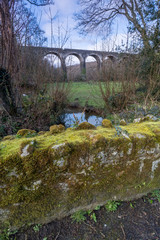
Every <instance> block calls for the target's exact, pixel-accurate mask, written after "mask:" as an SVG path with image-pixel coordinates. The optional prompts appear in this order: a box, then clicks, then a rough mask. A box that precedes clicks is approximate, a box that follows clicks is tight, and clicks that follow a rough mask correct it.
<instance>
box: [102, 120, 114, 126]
mask: <svg viewBox="0 0 160 240" xmlns="http://www.w3.org/2000/svg"><path fill="white" fill-rule="evenodd" d="M102 126H103V127H105V128H112V127H113V126H112V123H111V121H110V120H108V119H104V120H103V121H102Z"/></svg>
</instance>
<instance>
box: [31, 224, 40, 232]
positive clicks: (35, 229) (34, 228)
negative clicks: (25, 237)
mask: <svg viewBox="0 0 160 240" xmlns="http://www.w3.org/2000/svg"><path fill="white" fill-rule="evenodd" d="M41 227H42V225H41V224H36V225H35V226H34V227H33V230H34V231H35V232H39V230H40V228H41Z"/></svg>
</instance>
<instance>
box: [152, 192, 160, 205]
mask: <svg viewBox="0 0 160 240" xmlns="http://www.w3.org/2000/svg"><path fill="white" fill-rule="evenodd" d="M152 197H154V198H156V199H157V200H158V202H160V190H154V191H153V192H152Z"/></svg>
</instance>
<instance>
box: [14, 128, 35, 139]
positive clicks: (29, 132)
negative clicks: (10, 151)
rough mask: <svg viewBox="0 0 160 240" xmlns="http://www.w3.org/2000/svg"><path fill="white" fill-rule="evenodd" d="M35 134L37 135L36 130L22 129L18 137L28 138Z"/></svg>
mask: <svg viewBox="0 0 160 240" xmlns="http://www.w3.org/2000/svg"><path fill="white" fill-rule="evenodd" d="M35 133H36V131H35V130H30V129H20V130H19V131H18V132H17V135H18V136H22V137H26V136H27V135H29V134H35Z"/></svg>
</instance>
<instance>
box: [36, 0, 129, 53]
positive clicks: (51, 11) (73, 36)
mask: <svg viewBox="0 0 160 240" xmlns="http://www.w3.org/2000/svg"><path fill="white" fill-rule="evenodd" d="M79 10H80V6H79V5H78V0H55V4H54V5H52V6H46V7H41V8H37V9H36V14H37V16H38V19H39V20H40V25H41V28H42V29H43V30H44V31H45V35H46V37H47V38H48V43H47V45H48V46H49V47H50V46H51V18H52V23H53V27H52V33H53V36H54V38H52V46H53V47H64V48H75V49H92V50H102V49H103V50H107V51H108V50H109V51H112V48H113V46H115V45H121V43H122V41H124V42H125V39H126V32H127V28H126V21H125V19H123V18H121V19H120V21H119V20H117V21H116V22H115V25H114V27H113V31H112V35H111V36H110V37H109V38H108V39H103V40H102V38H101V37H97V36H96V35H94V34H90V35H87V36H86V37H84V36H82V35H80V34H79V32H78V30H77V28H76V25H77V22H76V20H75V19H74V13H76V12H78V11H79ZM66 33H67V39H68V41H67V42H66V44H65V45H64V44H63V41H64V39H65V35H66Z"/></svg>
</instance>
